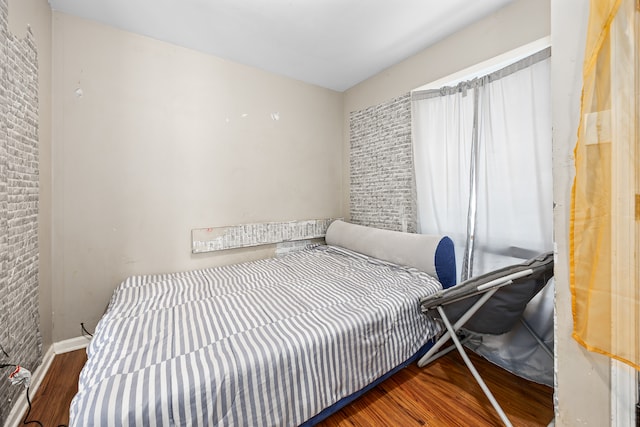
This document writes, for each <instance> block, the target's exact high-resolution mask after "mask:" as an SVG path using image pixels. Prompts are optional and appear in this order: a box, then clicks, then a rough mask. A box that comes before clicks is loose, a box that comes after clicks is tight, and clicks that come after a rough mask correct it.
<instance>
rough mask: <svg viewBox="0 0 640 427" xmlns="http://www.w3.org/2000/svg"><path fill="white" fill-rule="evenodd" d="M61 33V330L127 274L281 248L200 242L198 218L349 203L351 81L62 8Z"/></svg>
mask: <svg viewBox="0 0 640 427" xmlns="http://www.w3.org/2000/svg"><path fill="white" fill-rule="evenodd" d="M53 34H54V38H53V57H54V62H53V64H54V65H53V69H54V79H53V94H54V95H53V98H54V103H53V111H54V126H53V136H54V144H55V150H54V158H53V182H54V186H53V196H54V198H53V200H54V212H53V227H54V237H53V247H54V253H53V259H54V269H53V271H54V276H53V280H54V289H55V293H54V296H53V317H54V324H55V329H54V334H53V335H54V341H58V340H63V339H67V338H71V337H76V336H78V335H80V322H86V324H87V326H88V327H89V328H90V329H91V328H93V327H95V324H96V322H97V321H98V319H99V318H100V316H101V315H102V312H103V310H104V309H105V306H106V305H107V303H108V301H109V298H110V296H111V294H112V292H113V290H114V288H115V287H116V286H117V285H118V283H119V282H120V281H121V280H123V279H124V278H125V277H126V276H129V275H132V274H144V273H159V272H171V271H178V270H188V269H196V268H202V267H207V266H213V265H219V264H227V263H232V262H238V261H243V260H247V259H253V258H259V257H264V256H267V255H270V254H271V253H272V252H273V249H272V248H271V247H266V248H261V249H257V250H255V249H254V250H235V251H225V252H220V253H213V254H204V255H197V256H196V255H192V254H191V252H190V251H191V241H190V231H191V229H192V228H197V227H207V226H223V225H231V224H239V223H251V222H263V221H282V220H293V219H311V218H324V217H335V216H340V215H342V214H343V213H342V206H341V194H342V189H341V185H342V157H341V156H342V155H341V149H342V102H343V95H342V94H341V93H337V92H334V91H330V90H327V89H322V88H319V87H316V86H312V85H308V84H304V83H301V82H298V81H294V80H291V79H288V78H284V77H279V76H276V75H274V74H270V73H266V72H263V71H260V70H257V69H255V68H250V67H246V66H242V65H239V64H236V63H233V62H229V61H224V60H222V59H219V58H216V57H213V56H209V55H205V54H201V53H198V52H195V51H192V50H188V49H183V48H180V47H177V46H174V45H170V44H167V43H163V42H159V41H156V40H152V39H149V38H146V37H142V36H138V35H134V34H132V33H128V32H124V31H120V30H117V29H114V28H111V27H106V26H103V25H99V24H96V23H93V22H90V21H87V20H83V19H79V18H75V17H72V16H69V15H65V14H61V13H57V12H54V17H53ZM79 90H81V91H82V93H81V94H80V92H79ZM271 113H278V114H279V117H280V119H279V120H277V121H276V120H272V118H271Z"/></svg>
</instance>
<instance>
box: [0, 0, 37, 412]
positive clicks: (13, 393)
mask: <svg viewBox="0 0 640 427" xmlns="http://www.w3.org/2000/svg"><path fill="white" fill-rule="evenodd" d="M7 20H8V4H7V0H0V267H1V273H0V344H1V345H2V347H3V348H4V350H5V351H6V352H7V353H8V354H9V356H10V358H9V359H8V360H7V358H6V357H5V356H4V354H2V353H1V352H0V363H5V362H8V363H18V364H20V365H23V366H25V367H26V368H27V369H29V370H32V371H33V370H34V369H35V368H36V367H37V366H38V365H39V364H40V362H41V361H42V340H41V336H40V330H39V324H40V319H39V312H38V179H39V176H38V60H37V51H36V47H35V44H34V40H33V36H32V34H31V31H29V32H28V35H27V37H26V38H25V39H17V38H16V37H14V36H13V35H12V34H10V32H9V28H8V21H7ZM9 373H10V372H9V370H8V369H6V368H5V369H3V370H2V372H0V399H1V400H0V425H4V422H5V420H6V418H7V416H8V414H9V411H10V410H11V407H12V403H13V402H15V400H16V398H17V397H18V395H19V393H24V388H22V387H17V386H11V385H10V383H9V381H7V380H6V377H7V375H8V374H9Z"/></svg>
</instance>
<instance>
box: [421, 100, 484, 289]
mask: <svg viewBox="0 0 640 427" xmlns="http://www.w3.org/2000/svg"><path fill="white" fill-rule="evenodd" d="M449 92H450V93H449V95H448V96H442V97H440V96H438V97H429V98H425V99H422V100H420V101H413V107H412V108H413V110H412V115H413V125H412V129H413V140H414V141H420V143H415V142H414V146H413V149H414V164H415V169H416V192H417V194H418V197H417V208H418V232H419V233H423V234H429V233H432V234H433V233H441V234H445V235H447V236H449V237H451V239H452V240H453V242H454V246H455V251H456V260H461V259H462V255H463V252H464V248H465V242H466V236H467V230H466V224H467V209H468V205H469V177H470V164H471V137H470V136H471V134H472V132H473V115H474V92H475V89H470V90H450V91H449ZM444 120H447V121H446V123H447V126H429V125H427V123H430V122H434V123H445V122H444ZM461 266H462V264H461V263H460V262H459V261H458V262H456V267H457V269H458V278H460V272H461Z"/></svg>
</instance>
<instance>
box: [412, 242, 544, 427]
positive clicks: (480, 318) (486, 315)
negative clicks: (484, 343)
mask: <svg viewBox="0 0 640 427" xmlns="http://www.w3.org/2000/svg"><path fill="white" fill-rule="evenodd" d="M551 277H553V252H547V253H544V254H541V255H539V256H537V257H535V258H532V259H530V260H528V261H526V262H523V263H521V264H516V265H511V266H508V267H504V268H501V269H499V270H495V271H492V272H490V273H486V274H483V275H481V276H477V277H473V278H471V279H469V280H466V281H464V282H462V283H460V284H458V285H456V286H453V287H451V288H448V289H444V290H442V291H440V292H439V293H437V294H435V295H430V296H429V297H425V298H422V299H421V300H420V305H421V308H422V311H423V312H424V313H425V314H427V315H429V316H432V317H433V318H435V319H438V320H439V321H441V322H442V323H443V324H444V326H445V327H446V332H445V333H444V334H443V335H442V336H441V337H440V338H439V339H438V340H437V341H436V343H435V344H434V345H433V347H431V348H430V349H429V351H428V352H427V353H426V354H425V355H424V356H423V357H422V358H421V359H420V360H419V361H418V366H420V367H423V366H425V365H427V364H429V363H431V362H432V361H434V360H436V359H437V358H439V357H441V356H443V355H444V354H446V353H448V352H449V351H451V350H453V349H454V348H455V349H457V350H458V352H459V353H460V355H461V356H462V359H463V360H464V362H465V364H466V365H467V367H468V368H469V370H470V371H471V374H472V375H473V377H474V378H475V379H476V381H477V382H478V384H479V385H480V388H482V391H483V392H484V394H485V395H486V396H487V398H488V399H489V401H490V402H491V405H492V406H493V407H494V408H495V410H496V412H498V415H499V416H500V419H502V422H503V423H504V424H505V425H506V426H511V422H510V421H509V419H508V418H507V416H506V415H505V413H504V411H503V410H502V408H501V407H500V405H499V404H498V402H497V401H496V399H495V397H494V396H493V394H492V393H491V391H490V390H489V388H488V387H487V385H486V384H485V382H484V381H483V380H482V377H481V376H480V374H478V371H477V370H476V368H475V367H474V366H473V364H472V363H471V360H469V357H468V356H467V353H466V352H465V350H464V347H463V346H462V344H463V343H464V340H463V341H462V342H461V340H460V339H459V338H458V336H457V332H458V331H459V330H461V329H462V330H464V331H469V332H471V333H474V334H491V335H501V334H504V333H506V332H508V331H510V330H511V328H512V327H513V326H514V325H515V323H516V322H518V321H520V320H521V319H522V313H523V312H524V310H525V308H526V307H527V304H528V303H529V301H530V300H531V299H532V298H533V297H534V296H535V295H536V294H537V293H538V292H540V290H541V289H542V288H544V286H545V285H546V284H547V282H548V281H549V279H551ZM527 329H528V330H529V332H531V333H532V334H533V335H534V337H535V338H537V340H538V341H539V342H540V341H541V340H540V339H539V338H538V337H537V335H536V334H535V333H533V331H531V330H530V329H529V328H527ZM449 338H451V340H452V341H453V345H452V346H450V347H449V348H447V349H445V350H442V351H440V352H438V350H440V348H441V347H442V346H443V345H444V344H445V343H446V342H447V341H448V340H449Z"/></svg>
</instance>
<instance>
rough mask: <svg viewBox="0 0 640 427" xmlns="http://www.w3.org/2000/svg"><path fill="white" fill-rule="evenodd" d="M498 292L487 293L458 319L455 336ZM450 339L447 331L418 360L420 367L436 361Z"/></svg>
mask: <svg viewBox="0 0 640 427" xmlns="http://www.w3.org/2000/svg"><path fill="white" fill-rule="evenodd" d="M508 283H511V281H508V282H505V284H508ZM497 291H498V288H496V289H492V290H490V291H488V292H486V293H485V294H484V295H482V297H481V298H480V299H479V300H478V301H476V303H475V304H473V305H472V306H471V307H470V308H469V309H468V310H467V312H466V313H465V314H464V315H462V316H461V317H460V319H458V321H457V322H456V323H455V324H454V325H453V331H454V332H453V333H454V334H455V332H456V331H458V329H460V328H461V327H462V326H463V325H464V324H465V323H467V321H468V320H469V319H470V318H471V316H473V315H474V314H476V311H478V310H479V309H480V307H482V306H483V304H484V303H486V302H487V301H488V300H489V298H491V297H492V296H493V294H495V293H496V292H497ZM438 308H439V307H438ZM449 338H451V333H450V332H449V331H446V332H445V333H444V334H443V335H442V336H441V337H440V339H438V341H436V343H435V344H434V345H433V346H432V347H431V348H430V349H429V351H428V352H427V353H426V354H425V355H424V356H422V357H421V358H420V360H418V366H419V367H421V368H422V367H424V366H426V365H428V364H429V363H431V362H433V361H434V360H436V359H437V357H436V356H435V353H436V351H438V350H439V349H440V347H442V346H443V345H444V344H445V343H446V342H447V341H448V340H449ZM447 353H448V352H447ZM438 354H439V353H438ZM445 354H446V353H442V354H439V356H438V357H440V356H444V355H445Z"/></svg>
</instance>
